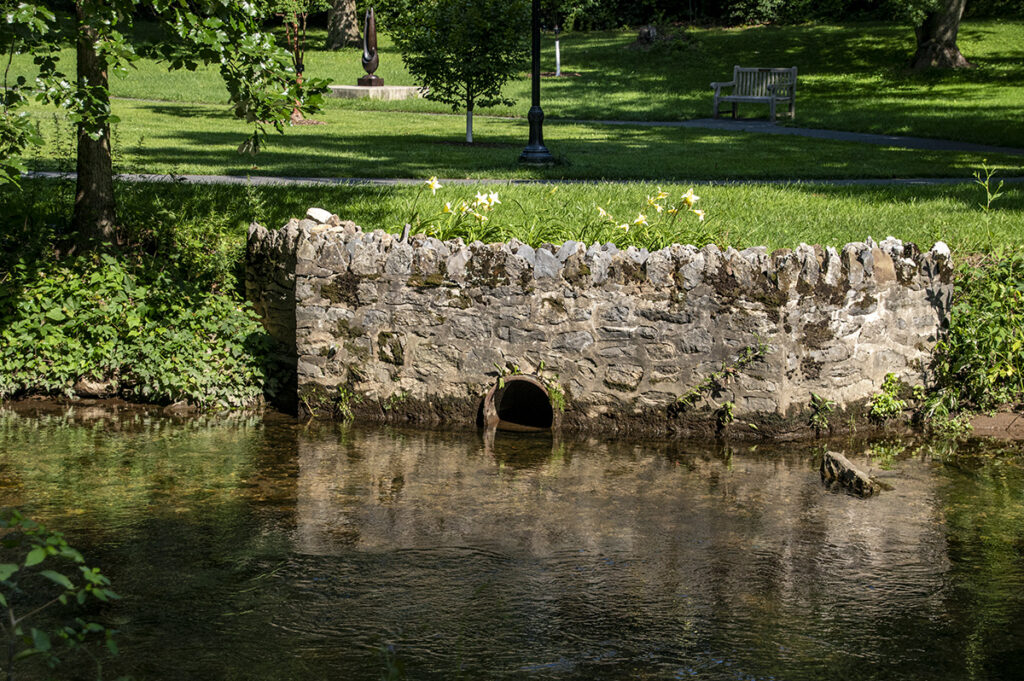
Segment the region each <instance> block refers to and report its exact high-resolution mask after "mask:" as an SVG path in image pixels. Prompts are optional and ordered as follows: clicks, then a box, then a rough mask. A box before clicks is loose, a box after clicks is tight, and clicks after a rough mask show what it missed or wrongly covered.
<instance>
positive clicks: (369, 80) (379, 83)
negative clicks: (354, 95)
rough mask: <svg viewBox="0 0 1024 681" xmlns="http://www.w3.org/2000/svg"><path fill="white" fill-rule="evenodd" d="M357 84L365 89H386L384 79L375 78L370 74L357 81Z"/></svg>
mask: <svg viewBox="0 0 1024 681" xmlns="http://www.w3.org/2000/svg"><path fill="white" fill-rule="evenodd" d="M356 83H358V84H359V85H361V86H363V87H384V79H383V78H381V77H380V76H375V75H374V74H372V73H368V74H366V75H365V76H363V77H362V78H359V79H358V80H356Z"/></svg>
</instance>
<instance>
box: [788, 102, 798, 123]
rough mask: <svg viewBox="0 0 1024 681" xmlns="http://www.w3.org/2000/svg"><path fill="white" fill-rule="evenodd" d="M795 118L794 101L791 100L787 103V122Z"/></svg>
mask: <svg viewBox="0 0 1024 681" xmlns="http://www.w3.org/2000/svg"><path fill="white" fill-rule="evenodd" d="M794 118H796V100H792V101H790V103H789V120H793V119H794Z"/></svg>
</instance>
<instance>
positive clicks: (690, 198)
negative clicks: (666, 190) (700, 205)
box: [683, 187, 700, 207]
mask: <svg viewBox="0 0 1024 681" xmlns="http://www.w3.org/2000/svg"><path fill="white" fill-rule="evenodd" d="M698 201H700V197H699V196H697V195H696V194H694V193H693V187H690V188H689V189H688V190H686V193H685V194H683V203H685V204H686V205H687V207H692V206H693V204H695V203H697V202H698Z"/></svg>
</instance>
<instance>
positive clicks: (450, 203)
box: [441, 201, 452, 213]
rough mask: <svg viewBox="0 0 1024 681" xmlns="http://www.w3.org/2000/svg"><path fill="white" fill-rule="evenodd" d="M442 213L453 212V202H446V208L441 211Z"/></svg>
mask: <svg viewBox="0 0 1024 681" xmlns="http://www.w3.org/2000/svg"><path fill="white" fill-rule="evenodd" d="M441 212H442V213H451V212H452V202H451V201H445V204H444V208H442V209H441Z"/></svg>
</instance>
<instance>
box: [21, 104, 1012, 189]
mask: <svg viewBox="0 0 1024 681" xmlns="http://www.w3.org/2000/svg"><path fill="white" fill-rule="evenodd" d="M113 106H114V112H115V113H116V114H117V115H118V116H119V117H120V118H121V121H120V123H118V124H117V125H116V126H115V127H114V129H113V133H112V135H113V143H114V150H115V152H114V159H115V166H116V168H117V170H119V171H122V172H132V171H133V172H147V173H179V174H186V173H196V174H228V175H277V176H292V177H412V178H416V177H423V178H426V177H429V176H431V175H437V176H439V177H452V178H548V179H561V178H574V179H592V180H598V179H615V180H642V179H649V180H664V181H667V180H677V181H691V182H692V181H698V180H710V179H736V178H746V179H749V178H754V179H768V178H776V177H783V178H791V179H812V178H844V177H880V178H888V177H934V176H943V177H963V178H969V177H970V176H971V173H972V171H973V170H974V169H976V168H977V167H979V166H980V164H981V162H982V156H983V155H981V154H971V153H957V152H929V151H920V150H908V149H897V148H883V147H876V146H871V145H863V144H855V143H847V142H829V141H821V140H811V139H805V138H800V137H794V136H776V135H757V134H748V133H732V132H719V131H712V130H700V129H683V128H649V127H628V126H607V125H594V124H581V123H568V122H558V121H553V122H551V123H549V124H548V125H546V126H545V141H546V143H547V145H548V147H549V149H551V151H552V153H553V154H555V155H556V157H558V158H559V159H560V160H561V161H562V162H561V163H559V164H558V165H556V166H554V167H552V168H548V169H539V170H538V169H531V168H524V167H522V166H521V165H520V164H519V163H518V161H517V159H518V156H519V153H520V152H521V151H522V149H523V147H524V146H525V144H526V139H527V136H528V135H527V132H528V131H527V124H526V122H525V121H523V120H521V119H498V118H487V119H481V120H479V121H478V122H477V125H476V126H475V128H476V129H475V133H476V134H475V138H476V140H477V143H476V144H474V145H473V146H472V147H469V146H467V145H465V144H464V143H463V141H462V140H463V125H464V122H463V119H462V117H461V116H447V115H423V114H412V113H406V112H382V111H355V110H349V109H334V108H331V109H328V110H326V111H324V112H323V113H322V115H319V116H318V119H320V120H322V121H324V122H325V123H326V124H325V125H308V126H295V127H292V128H290V129H289V130H288V131H287V133H286V134H284V135H277V134H275V135H272V136H271V137H270V138H269V140H268V141H269V144H268V146H267V147H266V148H265V149H264V150H262V151H261V152H260V153H259V154H258V155H257V156H255V157H251V156H247V155H239V154H238V153H237V151H236V150H237V148H238V145H239V144H240V143H241V142H242V141H243V140H244V139H245V137H246V135H248V134H249V132H250V130H251V129H250V128H249V127H248V126H246V125H245V124H244V123H242V122H240V121H238V120H236V119H234V118H233V117H232V116H231V115H230V114H229V112H228V111H227V108H226V107H225V106H223V105H221V106H213V105H207V104H183V103H176V102H139V101H125V100H118V101H116V102H114V105H113ZM33 111H34V112H35V113H36V114H37V115H38V116H39V118H40V119H41V122H42V125H43V132H44V137H45V139H47V140H48V146H47V147H46V148H44V149H43V150H42V152H41V153H40V154H39V155H38V156H36V157H35V158H32V159H30V162H31V165H32V166H33V167H35V168H37V169H54V168H56V167H58V166H60V165H61V162H62V159H63V161H69V159H70V156H71V152H70V149H68V148H67V142H68V140H69V139H70V132H71V130H70V127H69V126H68V125H67V124H65V123H62V122H61V121H60V119H59V117H57V118H55V117H54V113H53V112H50V111H48V110H46V109H44V108H42V107H36V108H34V109H33ZM986 156H987V158H988V161H989V165H991V166H994V167H996V168H997V169H998V170H999V171H1000V173H1001V174H1003V175H1004V176H1005V175H1010V174H1019V173H1021V172H1022V164H1024V158H1022V157H1013V156H1005V157H1002V156H998V155H993V154H988V155H986Z"/></svg>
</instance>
